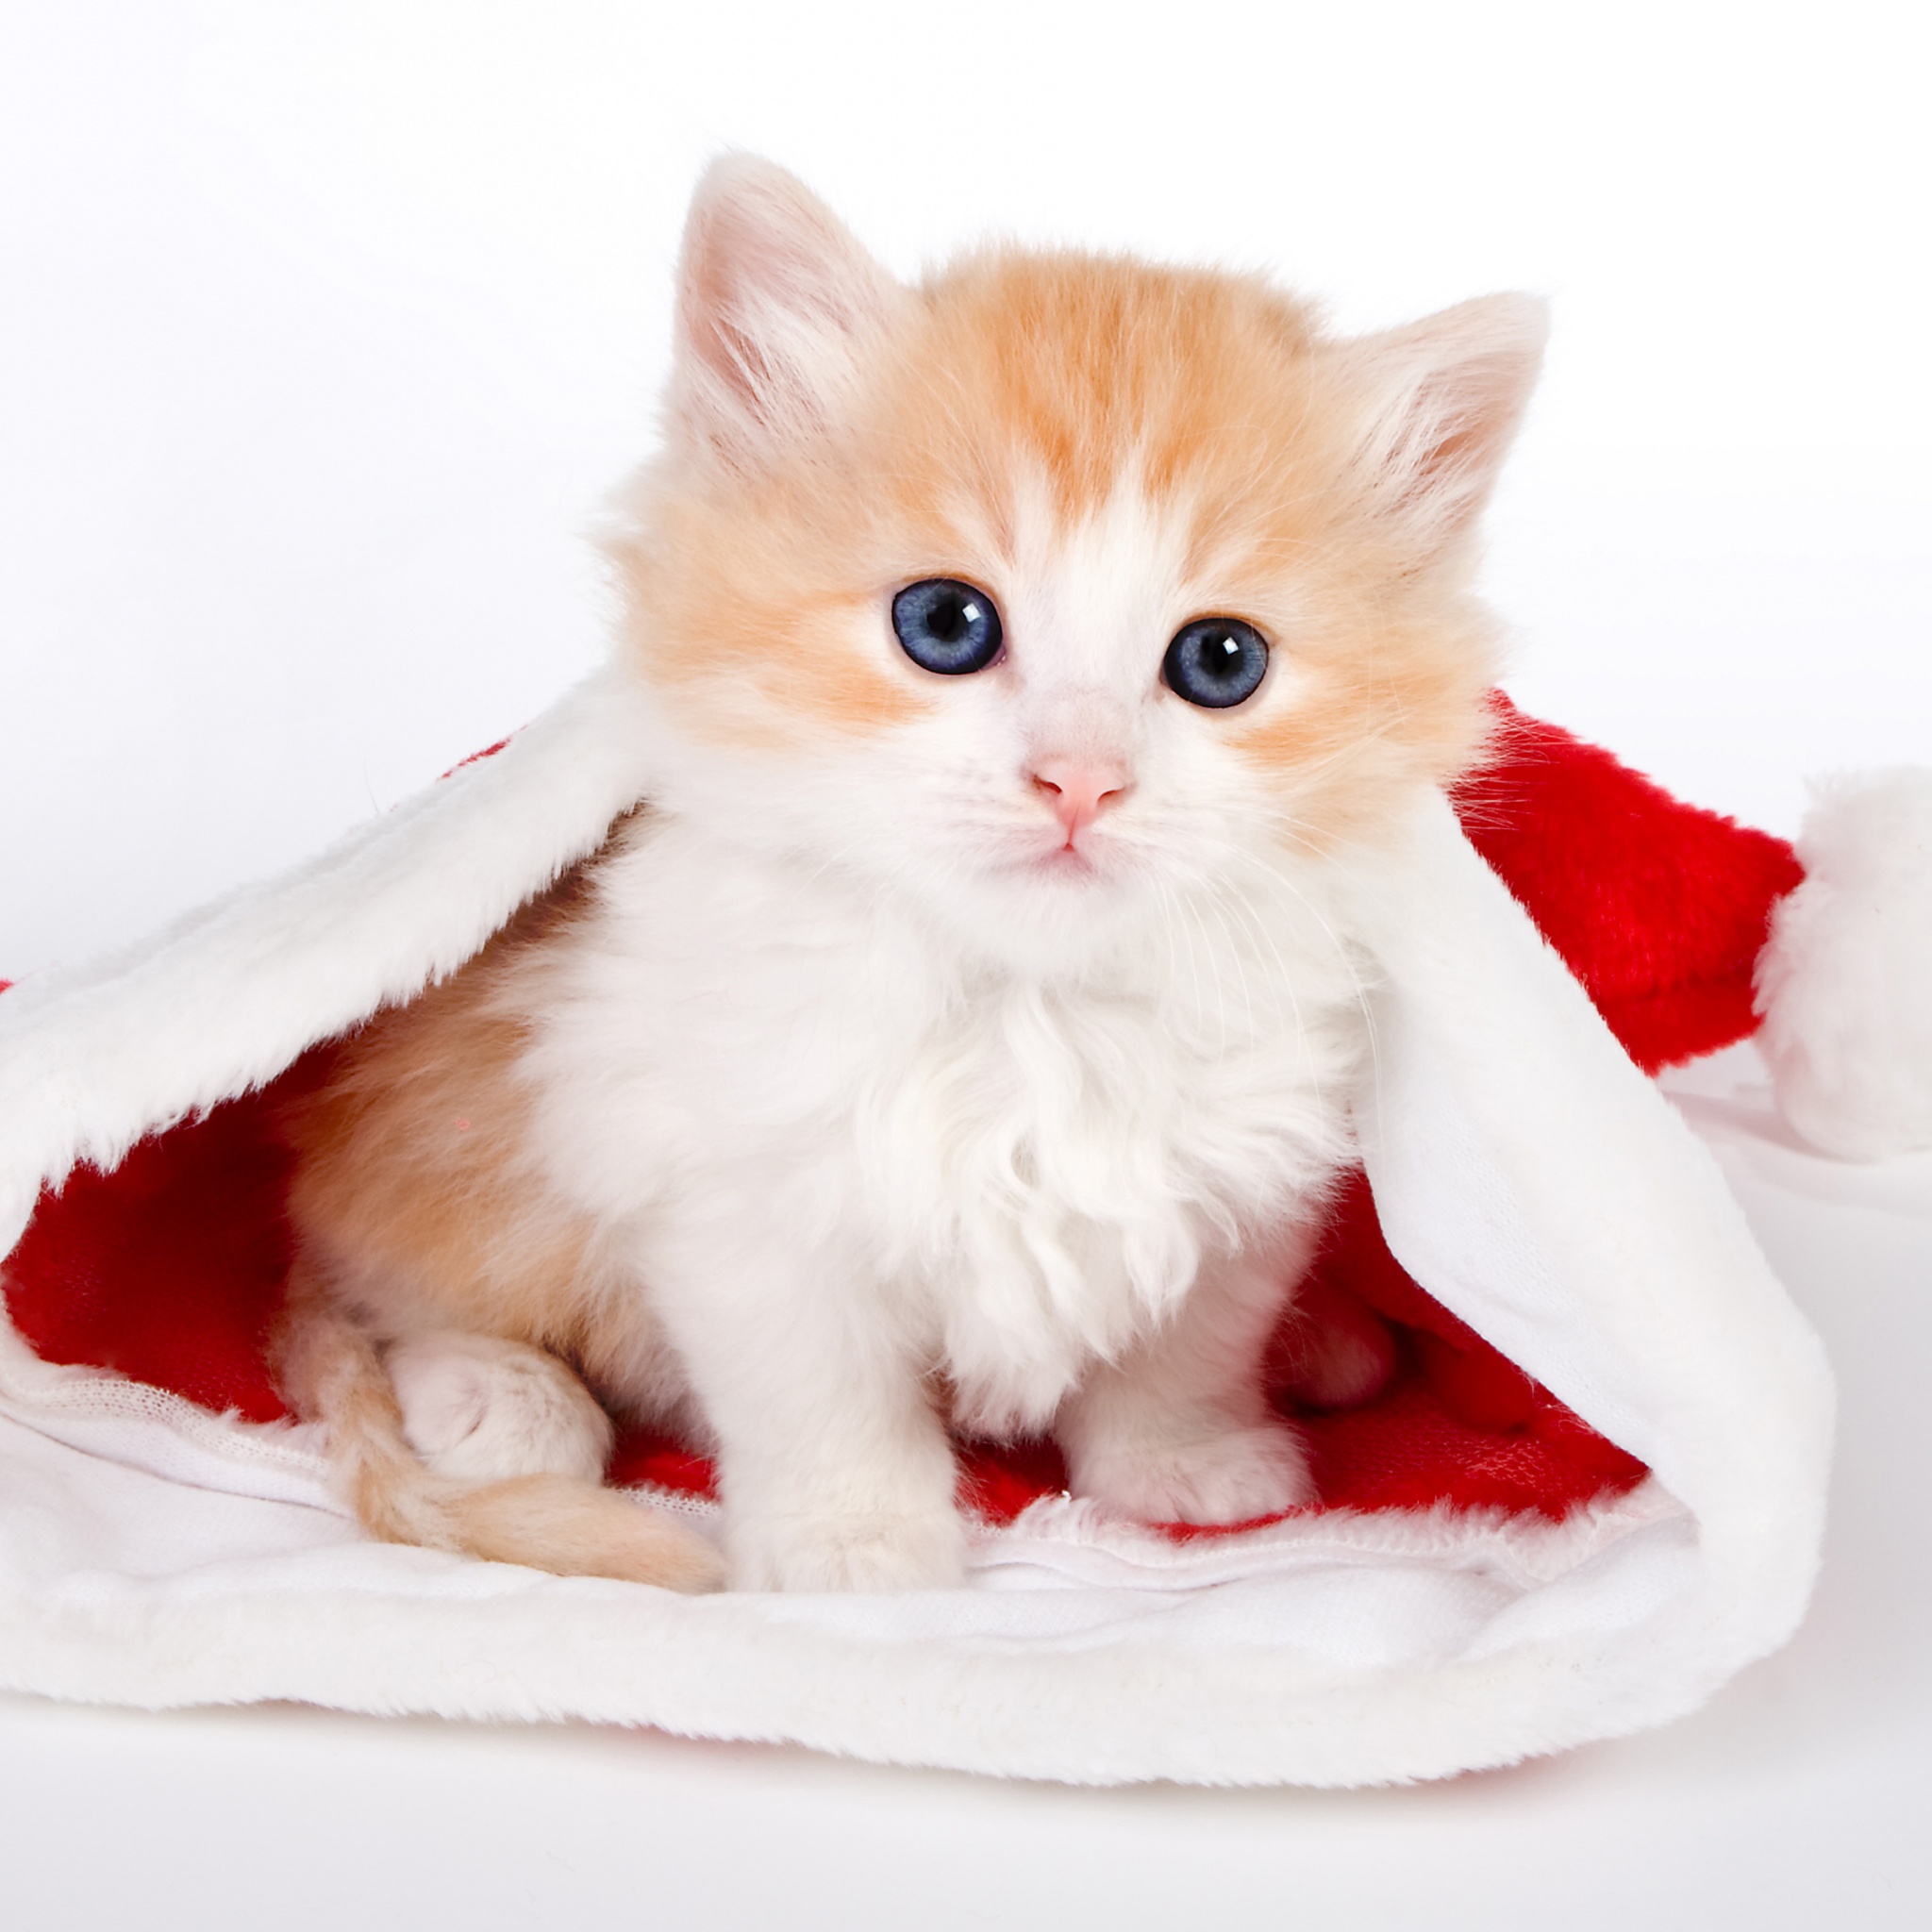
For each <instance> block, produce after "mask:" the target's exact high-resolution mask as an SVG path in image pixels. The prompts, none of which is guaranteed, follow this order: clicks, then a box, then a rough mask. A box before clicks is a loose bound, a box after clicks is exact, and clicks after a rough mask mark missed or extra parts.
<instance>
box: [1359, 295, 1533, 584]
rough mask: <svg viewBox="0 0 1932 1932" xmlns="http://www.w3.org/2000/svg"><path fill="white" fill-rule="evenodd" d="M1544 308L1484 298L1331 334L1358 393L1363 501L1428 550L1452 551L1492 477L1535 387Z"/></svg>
mask: <svg viewBox="0 0 1932 1932" xmlns="http://www.w3.org/2000/svg"><path fill="white" fill-rule="evenodd" d="M1549 326H1550V323H1549V310H1548V308H1546V307H1545V305H1544V304H1543V303H1541V302H1540V301H1538V300H1537V299H1536V298H1535V297H1534V296H1532V295H1483V296H1479V297H1478V298H1477V299H1476V300H1475V301H1474V302H1462V303H1458V304H1457V306H1456V307H1455V308H1445V309H1443V310H1442V311H1441V313H1440V314H1437V315H1431V316H1426V317H1424V319H1423V320H1422V321H1421V322H1413V323H1410V324H1408V325H1407V326H1406V327H1403V328H1392V329H1388V330H1385V331H1384V332H1383V333H1382V334H1380V335H1373V336H1358V337H1357V338H1356V339H1355V340H1354V341H1343V342H1338V343H1335V344H1333V345H1331V346H1330V348H1329V349H1328V351H1327V353H1328V354H1329V355H1331V356H1333V357H1336V358H1339V360H1340V362H1341V368H1342V369H1343V371H1344V372H1345V374H1346V375H1347V378H1348V380H1349V381H1350V383H1351V385H1352V386H1354V387H1356V388H1357V391H1359V392H1360V393H1361V395H1362V396H1363V398H1364V402H1365V408H1364V410H1363V416H1362V423H1361V428H1360V444H1359V448H1358V451H1357V464H1358V466H1359V471H1360V474H1361V475H1362V478H1363V480H1364V482H1365V483H1366V485H1367V489H1368V495H1369V501H1370V503H1371V504H1372V506H1373V507H1374V510H1375V512H1376V513H1377V514H1378V515H1379V516H1380V517H1382V518H1383V519H1384V520H1385V521H1386V522H1387V523H1388V524H1389V525H1391V527H1393V528H1396V529H1399V530H1400V531H1401V532H1402V534H1403V536H1404V538H1405V539H1406V540H1407V543H1408V544H1409V546H1410V547H1411V549H1412V550H1413V551H1414V552H1415V553H1416V554H1417V555H1418V556H1419V557H1421V558H1424V559H1440V558H1444V557H1447V556H1448V555H1450V554H1451V553H1453V552H1455V551H1456V550H1457V547H1458V546H1459V545H1460V543H1461V542H1462V540H1463V539H1464V538H1466V537H1467V535H1468V534H1469V531H1470V527H1471V525H1472V524H1473V523H1474V519H1475V517H1476V515H1477V514H1478V512H1479V511H1480V510H1481V508H1482V507H1483V504H1484V503H1485V501H1486V500H1487V499H1488V497H1489V494H1490V491H1491V488H1492V487H1493V485H1494V483H1495V480H1496V472H1497V470H1498V469H1499V468H1500V467H1501V464H1502V461H1503V458H1504V457H1505V456H1506V455H1507V453H1508V449H1509V444H1510V442H1511V441H1513V440H1514V438H1515V435H1516V430H1517V426H1518V425H1519V424H1520V423H1521V422H1522V420H1523V412H1524V408H1525V407H1526V406H1527V404H1528V402H1529V393H1530V391H1531V390H1532V389H1533V388H1534V387H1535V386H1536V378H1537V372H1538V370H1539V369H1540V368H1541V364H1542V355H1543V343H1544V341H1545V340H1546V339H1547V337H1548V335H1549Z"/></svg>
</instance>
